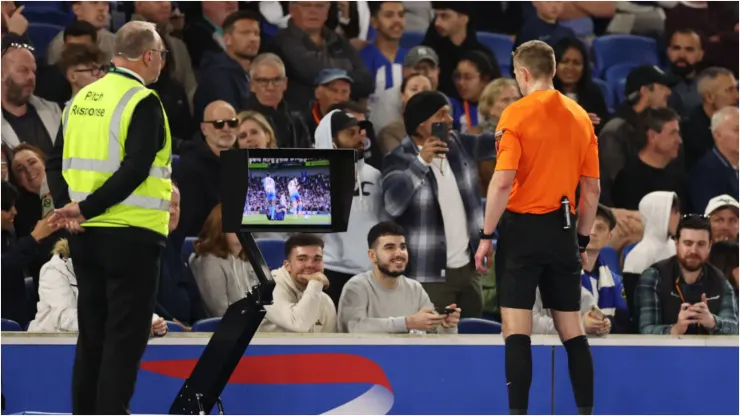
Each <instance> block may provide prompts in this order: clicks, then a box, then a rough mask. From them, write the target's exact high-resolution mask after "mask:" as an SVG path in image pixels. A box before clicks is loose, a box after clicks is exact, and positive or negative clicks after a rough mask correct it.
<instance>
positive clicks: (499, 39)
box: [476, 32, 514, 76]
mask: <svg viewBox="0 0 740 416" xmlns="http://www.w3.org/2000/svg"><path fill="white" fill-rule="evenodd" d="M476 35H477V36H478V42H480V43H482V44H484V45H486V47H487V48H488V49H490V50H491V52H492V53H493V56H495V57H496V61H497V62H498V65H499V67H504V66H506V67H507V68H511V67H510V65H511V64H510V62H511V51H512V50H513V49H514V41H513V40H511V38H510V37H509V36H507V35H502V34H499V33H488V32H478V33H477V34H476ZM508 71H509V72H504V70H503V68H501V73H502V74H504V76H506V75H508V74H510V73H511V69H509V70H508Z"/></svg>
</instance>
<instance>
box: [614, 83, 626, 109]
mask: <svg viewBox="0 0 740 416" xmlns="http://www.w3.org/2000/svg"><path fill="white" fill-rule="evenodd" d="M625 88H627V78H624V79H621V80H619V81H618V82H617V85H616V86H614V87H612V90H614V94H615V95H616V96H617V104H620V103H622V102H623V101H624V100H625V99H627V94H625V92H624V90H625Z"/></svg>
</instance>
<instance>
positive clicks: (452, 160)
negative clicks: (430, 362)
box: [382, 91, 495, 318]
mask: <svg viewBox="0 0 740 416" xmlns="http://www.w3.org/2000/svg"><path fill="white" fill-rule="evenodd" d="M451 114H452V113H451V109H450V105H449V102H448V100H447V98H446V97H445V96H444V95H443V94H441V93H439V92H436V91H424V92H420V93H418V94H416V95H414V96H413V97H411V99H409V101H408V102H407V103H406V107H405V108H404V113H403V118H404V123H405V126H406V132H407V133H408V137H406V138H404V139H403V140H402V141H401V144H400V145H399V146H398V147H396V148H395V149H394V150H393V151H392V152H390V153H389V154H388V155H386V156H385V159H384V160H383V172H382V174H383V180H382V186H383V200H384V203H385V209H386V211H387V212H388V214H390V216H391V217H393V219H394V220H395V221H396V222H397V223H398V224H399V225H401V226H403V227H404V228H405V229H406V238H407V241H408V245H409V261H408V267H407V268H406V276H408V277H409V278H411V279H414V280H416V281H418V282H419V283H421V284H422V286H423V287H424V290H425V291H426V292H427V293H428V294H429V297H430V298H431V300H432V303H433V304H435V305H449V304H453V303H454V304H456V305H457V306H459V307H460V308H461V309H462V316H463V317H478V318H479V317H480V316H481V315H482V313H483V298H482V288H481V282H480V278H479V277H478V274H477V273H476V271H475V267H474V266H473V257H472V255H473V253H474V252H475V247H477V245H478V240H479V230H480V228H481V225H482V222H481V219H482V217H483V213H482V212H481V203H480V195H481V190H480V189H481V188H480V180H479V175H478V162H480V161H484V160H489V159H493V158H494V156H495V146H494V136H493V135H489V134H484V135H480V136H476V135H468V134H460V133H458V132H456V131H452V130H451V128H450V126H451V125H452V116H451ZM440 136H443V137H440Z"/></svg>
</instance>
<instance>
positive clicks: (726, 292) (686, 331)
mask: <svg viewBox="0 0 740 416" xmlns="http://www.w3.org/2000/svg"><path fill="white" fill-rule="evenodd" d="M677 236H678V238H677V240H676V255H675V256H673V257H671V258H669V259H666V260H664V261H661V262H658V263H656V264H654V265H653V266H652V267H650V268H649V269H647V270H646V271H645V272H644V273H643V274H642V276H640V281H639V283H638V286H637V290H636V292H635V296H636V298H635V305H636V309H635V312H636V314H637V316H638V318H639V324H640V333H641V334H654V335H658V334H664V335H667V334H670V335H737V333H738V326H737V319H738V316H737V305H736V303H735V292H734V290H733V289H732V285H730V283H729V282H728V281H727V279H725V277H724V276H723V274H722V272H721V271H720V270H719V269H717V268H716V267H714V266H713V265H711V264H709V263H708V262H707V259H708V258H709V251H710V250H711V248H712V228H711V226H710V224H709V221H708V220H707V219H706V217H703V216H698V215H688V216H685V217H684V218H682V219H681V221H680V222H679V224H678V231H677Z"/></svg>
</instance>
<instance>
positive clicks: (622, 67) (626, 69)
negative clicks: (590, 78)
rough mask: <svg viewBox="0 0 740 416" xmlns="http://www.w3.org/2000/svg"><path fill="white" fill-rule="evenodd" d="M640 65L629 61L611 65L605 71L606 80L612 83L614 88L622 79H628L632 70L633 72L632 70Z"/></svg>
mask: <svg viewBox="0 0 740 416" xmlns="http://www.w3.org/2000/svg"><path fill="white" fill-rule="evenodd" d="M638 66H639V65H637V64H635V63H634V62H627V63H623V64H617V65H614V66H611V67H609V69H607V70H606V72H605V73H604V81H606V83H607V84H609V85H611V86H612V88H614V86H616V85H618V84H619V82H620V81H622V80H626V79H627V76H628V75H629V74H630V72H632V70H633V69H635V68H637V67H638Z"/></svg>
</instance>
